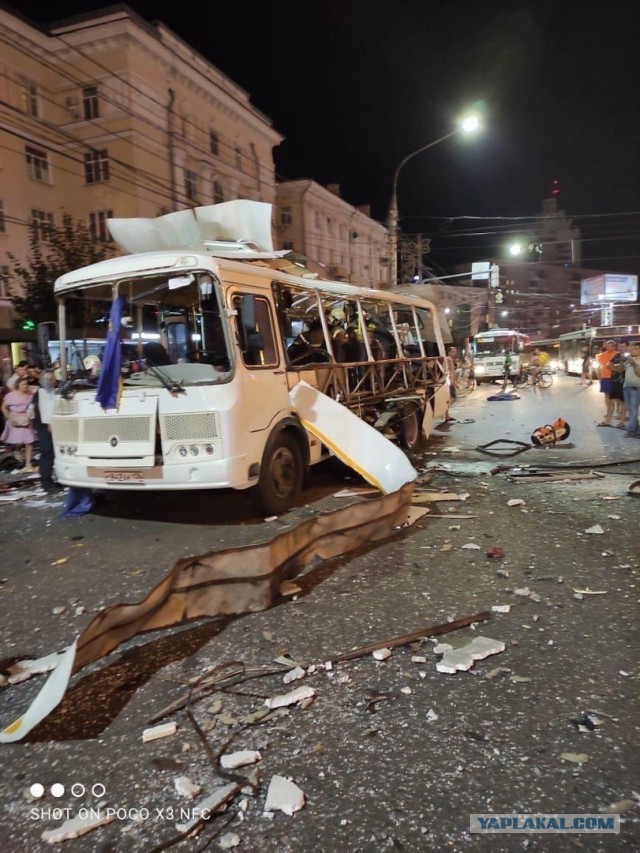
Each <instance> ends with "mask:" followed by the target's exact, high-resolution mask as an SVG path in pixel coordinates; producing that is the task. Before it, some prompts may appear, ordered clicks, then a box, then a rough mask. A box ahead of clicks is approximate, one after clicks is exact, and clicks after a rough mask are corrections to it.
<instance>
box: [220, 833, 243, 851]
mask: <svg viewBox="0 0 640 853" xmlns="http://www.w3.org/2000/svg"><path fill="white" fill-rule="evenodd" d="M239 844H240V836H239V835H238V833H237V832H225V834H224V835H221V836H220V838H219V839H218V847H220V848H221V849H222V850H231V849H232V848H233V847H237V846H238V845H239Z"/></svg>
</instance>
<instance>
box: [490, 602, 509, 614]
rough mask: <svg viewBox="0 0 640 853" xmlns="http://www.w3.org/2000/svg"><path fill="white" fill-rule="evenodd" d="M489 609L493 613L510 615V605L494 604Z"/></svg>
mask: <svg viewBox="0 0 640 853" xmlns="http://www.w3.org/2000/svg"><path fill="white" fill-rule="evenodd" d="M491 609H492V610H493V612H494V613H510V612H511V605H510V604H494V605H492V607H491Z"/></svg>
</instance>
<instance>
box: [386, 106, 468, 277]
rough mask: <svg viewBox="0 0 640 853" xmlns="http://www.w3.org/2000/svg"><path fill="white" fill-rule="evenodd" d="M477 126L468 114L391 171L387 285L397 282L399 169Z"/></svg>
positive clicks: (417, 149)
mask: <svg viewBox="0 0 640 853" xmlns="http://www.w3.org/2000/svg"><path fill="white" fill-rule="evenodd" d="M478 126H479V123H478V119H477V118H476V117H475V116H469V117H468V118H467V119H465V120H464V121H463V122H462V124H461V125H460V126H459V127H456V128H455V129H454V130H451V131H450V132H449V133H445V135H444V136H441V137H440V138H439V139H434V140H433V142H429V143H428V144H427V145H423V146H422V147H420V148H416V150H415V151H412V152H411V154H407V156H406V157H405V158H404V160H401V161H400V162H399V163H398V165H397V167H396V170H395V172H394V173H393V184H392V188H391V204H390V205H389V218H388V225H389V254H390V256H391V257H390V261H391V263H390V264H389V286H390V287H394V286H395V285H396V284H397V283H398V176H399V175H400V171H401V169H402V167H403V166H404V165H405V164H406V163H408V162H409V160H411V159H413V158H414V157H415V156H416V155H418V154H422V152H423V151H428V150H429V148H433V147H434V145H439V144H440V143H441V142H444V141H445V139H450V138H451V137H452V136H455V135H456V134H458V133H461V132H462V133H471V132H473V131H474V130H477V128H478Z"/></svg>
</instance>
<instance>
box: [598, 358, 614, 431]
mask: <svg viewBox="0 0 640 853" xmlns="http://www.w3.org/2000/svg"><path fill="white" fill-rule="evenodd" d="M617 354H618V347H617V346H616V342H615V341H607V342H606V343H605V345H604V349H603V350H602V352H600V353H598V355H597V356H596V361H597V362H598V374H599V375H600V392H601V393H602V394H604V402H605V414H604V417H603V419H602V420H601V421H600V423H599V424H598V426H611V418H612V417H613V409H614V406H615V401H614V400H612V399H611V383H612V379H611V366H610V364H609V362H610V361H611V359H612V358H614V357H615V356H616V355H617Z"/></svg>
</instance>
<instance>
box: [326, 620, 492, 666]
mask: <svg viewBox="0 0 640 853" xmlns="http://www.w3.org/2000/svg"><path fill="white" fill-rule="evenodd" d="M490 618H491V614H490V613H489V612H488V611H486V610H484V611H483V612H482V613H476V614H474V615H473V616H461V617H460V619H453V620H452V621H451V622H445V623H444V624H442V625H434V626H432V627H431V628H421V629H420V630H419V631H413V632H412V633H411V634H405V635H404V636H403V637H395V638H393V639H391V640H382V642H378V643H372V644H371V645H369V646H361V647H360V648H358V649H352V650H351V651H350V652H345V653H344V654H341V655H338V656H337V657H334V658H333V660H334V662H335V663H338V662H342V661H347V660H353V659H354V658H361V657H364V656H365V655H369V654H371V653H372V652H374V651H375V650H376V649H384V648H389V649H393V648H396V647H397V646H406V645H408V644H409V643H414V642H415V641H416V640H422V639H424V638H425V637H437V636H439V635H440V634H448V633H449V632H451V631H456V630H457V629H458V628H466V627H467V626H469V625H473V624H474V623H475V622H486V620H487V619H490Z"/></svg>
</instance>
